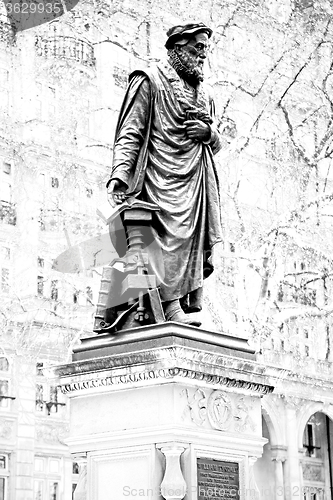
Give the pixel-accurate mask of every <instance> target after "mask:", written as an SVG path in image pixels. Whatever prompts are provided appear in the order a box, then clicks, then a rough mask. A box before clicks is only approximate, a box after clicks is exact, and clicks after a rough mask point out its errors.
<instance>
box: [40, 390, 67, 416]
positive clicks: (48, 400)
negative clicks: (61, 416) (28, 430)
mask: <svg viewBox="0 0 333 500" xmlns="http://www.w3.org/2000/svg"><path fill="white" fill-rule="evenodd" d="M61 406H65V403H62V402H59V398H58V387H57V386H52V385H51V386H49V385H48V384H47V383H38V384H36V411H38V412H40V413H43V414H44V415H53V414H55V413H58V411H59V408H60V407H61Z"/></svg>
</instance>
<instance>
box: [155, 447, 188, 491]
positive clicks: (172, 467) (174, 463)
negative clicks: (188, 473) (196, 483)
mask: <svg viewBox="0 0 333 500" xmlns="http://www.w3.org/2000/svg"><path fill="white" fill-rule="evenodd" d="M157 448H159V449H160V450H161V452H162V453H163V455H164V456H165V473H164V477H163V481H162V483H161V493H162V496H163V498H165V500H182V499H183V498H184V496H185V494H186V482H185V479H184V477H183V473H182V470H181V468H180V457H181V454H182V453H183V452H184V451H185V448H184V446H181V445H180V444H178V443H172V444H170V445H162V446H157Z"/></svg>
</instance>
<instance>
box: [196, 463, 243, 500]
mask: <svg viewBox="0 0 333 500" xmlns="http://www.w3.org/2000/svg"><path fill="white" fill-rule="evenodd" d="M197 474H198V500H207V498H208V499H210V498H211V499H212V500H219V499H221V500H229V499H232V500H239V464H238V463H237V462H224V461H220V460H212V459H209V458H198V459H197Z"/></svg>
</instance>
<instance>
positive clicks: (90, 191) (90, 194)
mask: <svg viewBox="0 0 333 500" xmlns="http://www.w3.org/2000/svg"><path fill="white" fill-rule="evenodd" d="M86 195H87V198H91V197H92V195H93V190H92V189H91V188H86Z"/></svg>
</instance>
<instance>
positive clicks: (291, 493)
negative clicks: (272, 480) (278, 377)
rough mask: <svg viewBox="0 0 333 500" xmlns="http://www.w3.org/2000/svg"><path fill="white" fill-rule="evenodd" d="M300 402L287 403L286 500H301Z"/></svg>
mask: <svg viewBox="0 0 333 500" xmlns="http://www.w3.org/2000/svg"><path fill="white" fill-rule="evenodd" d="M299 404H300V402H299V401H296V400H294V399H293V400H291V401H289V400H288V401H287V402H286V441H287V443H288V450H287V460H286V467H287V468H288V480H286V481H285V482H284V487H285V498H286V500H301V478H300V469H299V453H298V442H297V437H298V429H297V415H296V410H297V408H298V407H299ZM286 479H287V478H286Z"/></svg>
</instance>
